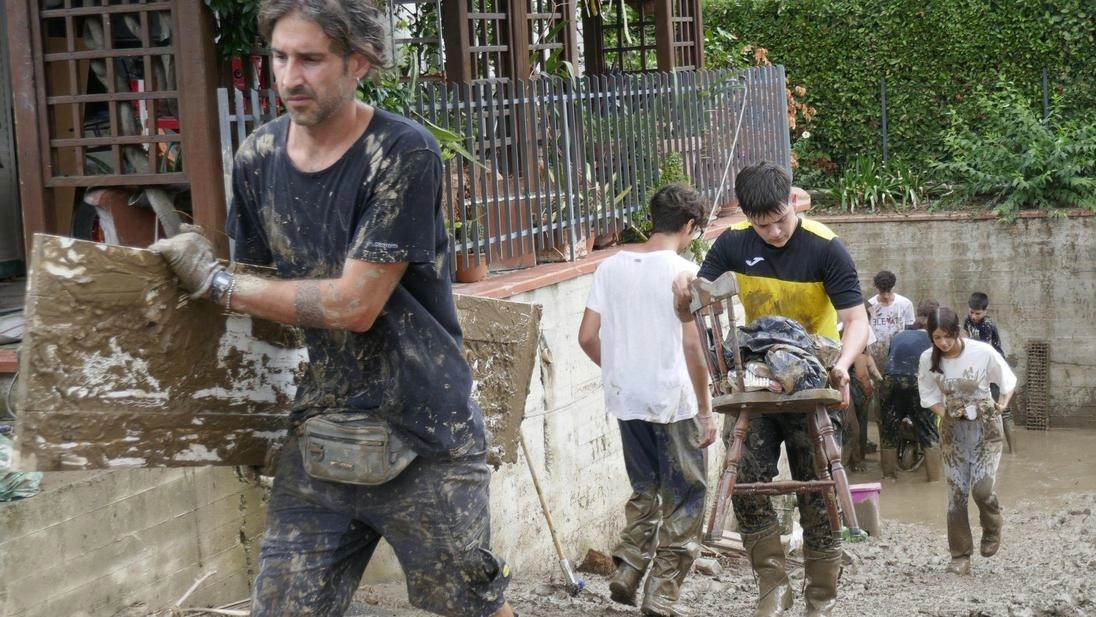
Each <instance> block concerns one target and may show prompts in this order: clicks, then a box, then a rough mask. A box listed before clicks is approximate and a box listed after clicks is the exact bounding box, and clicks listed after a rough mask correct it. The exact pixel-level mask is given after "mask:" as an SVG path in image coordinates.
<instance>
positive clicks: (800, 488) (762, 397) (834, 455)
mask: <svg viewBox="0 0 1096 617" xmlns="http://www.w3.org/2000/svg"><path fill="white" fill-rule="evenodd" d="M737 293H738V284H737V282H736V279H735V276H734V273H733V272H728V273H725V274H723V275H722V276H720V277H719V278H718V279H716V280H715V281H707V280H704V279H696V280H694V281H693V283H692V294H693V299H692V302H691V303H690V306H689V310H690V311H691V312H692V314H693V320H694V321H695V323H696V327H697V331H698V333H699V334H700V340H702V341H709V342H712V343H714V344H713V348H714V353H708V354H707V355H706V358H707V360H708V370H709V372H710V373H711V377H712V396H713V398H712V410H713V411H715V412H718V413H731V414H734V413H737V414H738V419H737V421H736V422H735V426H734V432H733V439H732V441H731V445H730V447H729V448H728V449H727V454H726V456H725V458H724V460H723V472H722V474H721V475H720V479H719V489H718V492H717V493H716V498H715V503H714V504H713V505H712V513H711V516H710V517H709V519H708V528H707V531H706V533H705V540H706V541H707V542H714V541H716V540H719V539H720V538H722V537H723V528H724V525H725V523H726V519H727V506H728V504H729V503H730V500H731V493H732V492H733V491H737V492H739V493H746V494H755V495H783V494H787V493H799V492H804V491H818V492H821V493H822V494H823V496H824V498H825V500H826V510H827V513H828V514H829V519H830V529H831V530H832V531H833V533H834V535H835V536H840V535H841V517H840V516H839V514H838V504H840V512H841V514H842V515H843V516H844V519H845V525H846V526H847V527H848V528H849V530H850V532H851V533H852V534H853V535H859V534H860V526H859V525H858V524H857V521H856V512H855V511H854V510H853V503H852V495H851V493H850V492H849V481H848V477H847V476H846V475H845V468H844V467H843V466H842V465H841V447H840V446H839V445H838V443H837V440H836V438H835V437H834V429H833V424H832V423H831V422H830V418H829V415H828V414H827V413H826V408H827V407H828V406H832V405H835V404H839V403H840V402H841V393H840V392H838V391H837V390H833V389H830V388H817V389H811V390H802V391H799V392H796V393H794V394H776V393H774V392H768V391H763V392H747V391H746V388H745V382H744V376H745V370H744V366H743V362H742V354H741V351H740V350H739V348H738V335H737V325H736V324H735V315H734V307H733V305H732V297H733V296H735V295H736V294H737ZM724 307H725V308H724ZM721 313H725V314H726V318H727V325H728V330H727V339H728V340H729V342H730V347H731V349H732V350H733V356H734V367H733V368H734V369H735V379H736V382H737V390H738V391H737V392H734V391H733V389H732V387H731V383H730V381H729V378H728V375H729V370H728V369H729V368H732V367H728V366H727V362H726V359H725V356H724V354H723V337H724V334H723V333H724V330H723V320H722V319H721V316H720V315H721ZM709 332H710V336H709ZM759 413H765V414H768V413H800V414H808V418H807V430H808V431H809V435H810V438H811V441H812V442H813V443H814V467H815V476H816V477H817V478H818V479H817V480H810V481H795V480H785V481H773V482H753V483H742V484H736V483H735V480H736V479H737V477H738V466H739V463H740V462H741V460H742V450H743V444H744V442H745V439H746V430H747V428H748V427H749V425H750V417H751V416H752V415H753V414H759Z"/></svg>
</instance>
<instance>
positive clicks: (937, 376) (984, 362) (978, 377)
mask: <svg viewBox="0 0 1096 617" xmlns="http://www.w3.org/2000/svg"><path fill="white" fill-rule="evenodd" d="M963 345H964V347H963V353H961V354H959V357H958V358H941V359H940V370H942V371H944V372H943V374H941V373H933V372H930V370H929V369H930V368H931V367H932V347H929V348H928V349H926V350H925V352H924V353H922V354H921V360H920V364H919V365H918V369H917V390H918V393H919V394H920V395H921V406H922V407H925V408H929V407H932V406H933V405H943V404H944V401H945V399H948V398H958V399H959V400H962V401H963V402H964V403H974V402H976V401H978V400H983V399H990V400H992V399H993V395H992V394H990V390H989V384H991V383H995V384H997V386H998V387H999V388H1000V389H1001V392H1011V391H1012V390H1013V389H1014V388H1015V387H1016V375H1015V374H1014V373H1013V372H1012V369H1011V368H1009V366H1008V363H1006V362H1005V359H1004V358H1002V357H1001V354H999V353H997V351H996V350H994V349H993V347H992V346H990V345H989V344H987V343H983V342H982V341H974V340H971V339H963Z"/></svg>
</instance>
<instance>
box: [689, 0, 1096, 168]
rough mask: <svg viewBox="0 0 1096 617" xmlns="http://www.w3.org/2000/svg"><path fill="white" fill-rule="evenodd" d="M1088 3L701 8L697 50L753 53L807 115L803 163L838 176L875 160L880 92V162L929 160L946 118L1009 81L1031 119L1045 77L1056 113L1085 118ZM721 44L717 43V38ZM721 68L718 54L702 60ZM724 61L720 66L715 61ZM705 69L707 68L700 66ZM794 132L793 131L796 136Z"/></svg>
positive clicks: (765, 3)
mask: <svg viewBox="0 0 1096 617" xmlns="http://www.w3.org/2000/svg"><path fill="white" fill-rule="evenodd" d="M1091 3H1092V0H1045V1H1039V0H935V1H933V2H905V1H889V2H888V1H886V0H787V1H781V0H707V1H706V4H705V6H704V22H705V31H706V33H707V38H706V45H710V46H711V47H712V48H713V50H723V49H725V48H726V41H727V37H726V36H725V33H730V34H732V35H734V36H735V37H737V43H738V44H739V45H742V46H745V45H752V46H755V47H764V48H766V49H767V50H768V59H769V61H771V62H772V63H774V64H782V65H784V66H785V68H786V69H787V72H788V82H789V84H792V85H803V86H805V87H806V89H807V93H806V96H805V97H804V98H805V102H806V103H807V104H809V105H811V106H813V107H814V108H816V109H817V115H816V116H815V117H814V119H813V120H812V122H811V125H810V126H809V127H808V129H809V131H810V142H811V143H810V144H809V147H808V148H803V150H804V151H805V152H806V153H811V154H813V155H818V154H824V155H828V156H829V157H830V158H832V159H833V161H834V162H836V163H837V164H838V165H843V164H845V163H847V162H851V161H852V160H854V159H855V158H856V156H857V155H865V154H867V155H872V154H874V155H876V156H877V157H878V158H879V159H881V158H882V138H881V130H880V129H881V120H882V113H881V108H880V83H881V81H882V80H883V79H885V80H886V83H887V109H888V123H889V131H888V134H889V151H890V154H891V155H892V156H897V157H900V158H904V159H906V160H911V161H916V160H925V159H935V158H938V157H939V156H940V155H941V154H942V153H943V150H944V147H943V138H942V135H943V133H944V132H945V129H946V128H947V126H948V123H949V120H948V110H949V109H956V110H958V112H959V113H961V114H962V113H971V114H973V113H977V111H976V110H974V109H971V110H969V111H966V110H964V105H963V102H964V100H965V99H966V98H967V96H968V95H969V94H970V93H971V92H973V91H974V90H976V89H977V88H978V87H979V86H985V85H988V84H993V83H997V82H998V81H999V80H1001V79H1007V80H1009V81H1012V82H1014V83H1015V84H1016V85H1017V87H1018V88H1019V89H1020V90H1021V92H1022V93H1023V95H1024V96H1025V97H1026V98H1028V100H1030V101H1031V104H1032V105H1033V106H1038V108H1041V105H1042V102H1041V99H1042V85H1041V84H1042V71H1043V69H1044V68H1045V69H1046V70H1047V71H1048V75H1049V82H1050V90H1051V94H1052V96H1055V97H1061V107H1060V109H1061V110H1063V111H1064V113H1065V115H1066V116H1067V117H1076V118H1078V119H1080V118H1081V117H1083V116H1084V115H1091V114H1092V113H1093V111H1094V110H1096V92H1094V88H1096V10H1091V7H1092V4H1091ZM719 32H723V33H724V35H723V36H720V37H719V38H716V33H719ZM713 56H714V57H716V58H726V57H727V56H726V54H713ZM724 61H726V60H724ZM710 68H715V67H710ZM801 129H802V127H801Z"/></svg>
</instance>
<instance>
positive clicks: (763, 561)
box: [742, 527, 795, 617]
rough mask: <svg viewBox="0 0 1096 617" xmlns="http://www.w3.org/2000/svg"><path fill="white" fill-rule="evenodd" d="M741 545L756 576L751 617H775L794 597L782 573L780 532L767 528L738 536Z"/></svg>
mask: <svg viewBox="0 0 1096 617" xmlns="http://www.w3.org/2000/svg"><path fill="white" fill-rule="evenodd" d="M742 544H743V546H744V547H745V548H746V555H747V556H748V557H749V559H750V565H751V566H753V571H754V573H755V574H756V575H757V589H758V596H759V597H758V600H757V609H755V610H754V612H753V617H779V616H780V615H783V614H784V611H786V610H788V609H790V608H791V607H792V603H793V602H794V601H795V595H794V594H793V593H792V587H791V582H790V581H789V580H788V572H787V570H786V564H787V560H786V557H785V556H784V545H783V544H781V543H780V531H779V529H778V528H777V527H770V528H769V529H767V530H765V531H761V532H758V533H751V534H746V535H743V536H742Z"/></svg>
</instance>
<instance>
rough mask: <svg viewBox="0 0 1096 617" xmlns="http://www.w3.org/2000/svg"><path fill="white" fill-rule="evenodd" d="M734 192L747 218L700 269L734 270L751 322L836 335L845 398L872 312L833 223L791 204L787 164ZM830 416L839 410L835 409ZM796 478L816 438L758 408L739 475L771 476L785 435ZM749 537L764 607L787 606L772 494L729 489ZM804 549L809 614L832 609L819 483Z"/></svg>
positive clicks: (832, 569)
mask: <svg viewBox="0 0 1096 617" xmlns="http://www.w3.org/2000/svg"><path fill="white" fill-rule="evenodd" d="M735 196H736V197H737V198H738V205H739V207H740V208H741V209H742V213H743V214H745V215H746V220H745V221H744V222H742V223H739V224H736V225H733V226H732V227H731V228H730V229H728V230H727V231H725V232H723V234H721V235H720V236H719V238H717V239H716V241H715V244H714V245H713V246H712V248H711V250H710V251H709V252H708V255H707V257H706V258H705V259H704V264H703V265H702V266H701V267H700V272H699V273H698V274H697V276H698V277H699V278H703V279H707V280H709V281H714V280H715V279H717V278H719V276H720V275H721V274H723V273H725V272H734V273H735V278H736V279H737V282H738V297H739V299H740V300H741V302H742V306H743V308H744V309H745V310H746V321H747V323H749V322H753V321H754V320H755V319H757V318H758V317H763V316H765V315H779V316H782V317H789V318H791V319H794V320H796V321H798V322H799V323H800V324H802V325H803V327H804V328H806V330H807V332H809V333H811V334H821V335H824V336H828V337H830V338H834V339H836V338H838V334H837V322H838V320H840V321H841V323H842V324H843V326H844V330H843V335H842V336H841V341H842V347H841V354H840V356H839V357H838V359H837V361H836V362H835V364H834V367H833V369H832V370H831V374H830V384H831V385H832V386H835V387H837V388H841V389H842V390H843V392H844V398H845V399H846V402H847V400H848V383H849V367H851V366H852V364H853V361H854V360H855V359H856V357H857V356H858V355H860V353H861V352H862V351H863V350H864V345H865V343H867V338H868V316H867V313H866V312H865V310H864V298H863V296H862V294H861V292H860V282H859V277H858V276H857V274H856V266H855V265H854V264H853V261H852V258H851V257H850V256H849V254H848V251H846V250H845V247H844V246H843V245H842V244H841V243H840V242H839V241H838V240H837V236H836V234H834V233H833V232H832V231H830V229H829V228H828V227H826V226H825V225H822V224H821V223H817V222H815V221H810V220H807V219H803V218H800V217H799V215H798V214H797V213H796V211H795V208H794V207H793V206H792V204H791V203H790V198H791V177H790V176H789V175H788V172H787V171H785V170H784V169H783V168H782V167H778V166H776V165H773V164H771V163H764V162H762V163H758V164H757V165H752V166H750V167H746V168H745V169H743V170H742V171H740V172H739V173H738V176H737V177H736V178H735ZM690 282H691V277H689V276H679V278H678V279H677V280H675V281H674V296H675V303H676V308H677V311H678V317H679V318H680V319H681V320H682V321H690V320H691V319H692V315H691V314H690V313H689V300H690V298H691V295H692V294H691V291H690V289H689V283H690ZM831 416H832V414H831ZM782 442H783V444H784V446H785V448H786V449H787V452H788V463H789V465H790V466H791V473H792V476H793V477H794V478H795V479H796V480H814V479H816V477H815V476H816V474H815V471H814V463H813V460H814V459H813V444H812V443H811V441H810V439H809V437H808V431H807V425H806V418H805V416H804V415H802V414H758V415H755V416H752V417H751V418H750V425H749V430H748V432H747V433H746V440H745V447H744V448H743V456H742V460H741V462H740V464H739V470H738V480H739V481H740V482H744V483H745V482H769V481H771V480H772V479H773V478H774V477H775V476H776V475H777V473H778V472H777V461H778V460H779V458H780V444H781V443H782ZM732 501H733V504H734V513H735V517H736V518H737V519H738V524H739V528H740V529H741V530H742V532H743V544H744V546H745V548H746V551H747V554H748V557H749V559H750V563H751V565H752V567H753V569H754V572H755V574H756V575H757V583H758V588H759V595H760V599H759V600H758V606H757V612H756V613H755V614H758V615H762V614H763V615H781V614H783V612H784V611H786V610H788V609H789V608H791V606H792V603H793V593H792V589H791V584H790V582H789V579H788V575H787V571H786V562H785V556H784V548H783V546H782V545H781V542H780V531H779V527H778V525H777V517H776V512H775V511H774V510H773V507H772V503H771V501H770V499H769V497H768V496H767V495H738V494H735V495H733V497H732ZM799 517H800V522H801V524H802V525H803V543H804V546H805V549H804V551H803V555H804V570H805V573H806V584H805V589H804V597H805V599H806V604H807V615H811V616H817V615H829V614H830V612H831V611H832V610H833V606H834V604H835V602H836V598H837V577H838V575H839V574H840V572H841V550H840V546H839V544H838V541H837V540H835V539H834V538H833V537H832V536H831V534H830V528H829V522H828V518H827V515H826V506H825V501H824V499H823V498H822V496H821V495H820V494H819V493H817V492H808V493H800V494H799Z"/></svg>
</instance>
